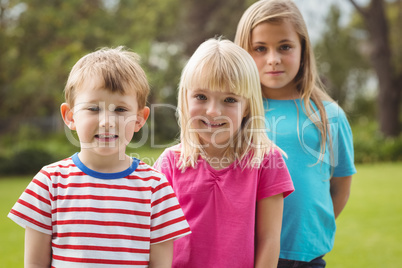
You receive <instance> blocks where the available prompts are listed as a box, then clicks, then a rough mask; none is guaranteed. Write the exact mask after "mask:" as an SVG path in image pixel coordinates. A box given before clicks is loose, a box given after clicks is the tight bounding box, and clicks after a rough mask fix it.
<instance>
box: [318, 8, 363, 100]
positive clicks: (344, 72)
mask: <svg viewBox="0 0 402 268" xmlns="http://www.w3.org/2000/svg"><path fill="white" fill-rule="evenodd" d="M340 15H341V11H340V9H339V7H338V6H335V5H333V6H332V7H331V9H330V12H329V16H328V18H327V19H326V30H325V32H324V34H323V36H322V39H321V40H320V41H319V42H318V43H317V45H316V46H315V48H314V49H315V53H316V56H317V62H318V63H319V64H318V70H319V72H320V75H321V76H322V78H323V81H324V83H325V84H326V86H327V88H328V91H329V94H330V95H331V97H333V98H334V99H335V100H336V101H338V102H339V104H340V105H341V106H342V107H345V105H346V104H347V102H348V101H349V103H350V102H353V101H354V98H356V96H359V94H363V93H362V91H363V89H364V88H365V85H364V83H365V82H366V81H367V78H368V77H369V75H370V73H369V72H368V70H369V63H368V60H367V58H366V57H365V56H364V55H362V53H363V52H364V50H362V48H363V41H364V40H361V38H360V37H359V35H358V33H357V32H356V31H355V30H354V29H353V28H350V27H342V26H341V25H340Z"/></svg>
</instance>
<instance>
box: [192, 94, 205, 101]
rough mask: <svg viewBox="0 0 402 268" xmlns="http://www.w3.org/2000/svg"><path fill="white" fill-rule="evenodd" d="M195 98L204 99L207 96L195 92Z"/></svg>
mask: <svg viewBox="0 0 402 268" xmlns="http://www.w3.org/2000/svg"><path fill="white" fill-rule="evenodd" d="M195 98H196V99H197V100H206V99H207V97H206V96H205V95H204V94H197V95H195Z"/></svg>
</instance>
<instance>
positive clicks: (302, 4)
mask: <svg viewBox="0 0 402 268" xmlns="http://www.w3.org/2000/svg"><path fill="white" fill-rule="evenodd" d="M294 1H295V3H296V5H297V6H298V7H299V9H300V11H301V13H302V14H303V17H304V19H305V21H306V24H307V27H308V30H309V34H310V39H311V41H312V42H315V41H316V40H317V39H318V38H319V36H320V32H321V31H322V30H323V29H324V26H325V25H324V21H325V18H326V15H327V13H328V11H329V8H330V6H331V5H332V4H336V5H338V7H340V9H341V10H342V18H341V23H343V24H347V23H348V21H349V18H350V16H351V14H352V13H353V12H354V7H353V6H352V4H351V3H350V2H349V0H294ZM356 2H357V3H358V4H361V5H365V4H367V3H368V2H369V0H356Z"/></svg>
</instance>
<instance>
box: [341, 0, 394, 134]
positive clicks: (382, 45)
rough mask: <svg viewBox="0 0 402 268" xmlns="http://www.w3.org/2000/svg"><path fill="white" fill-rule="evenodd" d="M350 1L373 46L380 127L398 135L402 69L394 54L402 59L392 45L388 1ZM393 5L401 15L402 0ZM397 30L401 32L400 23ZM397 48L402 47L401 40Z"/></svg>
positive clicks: (372, 56)
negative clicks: (365, 2)
mask: <svg viewBox="0 0 402 268" xmlns="http://www.w3.org/2000/svg"><path fill="white" fill-rule="evenodd" d="M349 1H350V2H351V3H352V5H353V6H354V7H355V8H356V10H357V11H358V13H359V14H360V15H361V16H362V18H363V20H364V22H365V26H366V29H367V31H368V33H369V38H370V44H371V49H372V51H371V61H372V64H373V67H374V70H375V72H376V73H377V76H378V81H379V94H378V111H379V121H380V130H381V132H382V133H383V134H384V135H385V136H387V137H396V136H398V135H399V133H400V120H399V116H400V106H401V91H402V68H398V65H397V64H396V63H394V62H393V58H394V57H395V58H400V52H397V51H395V49H394V50H393V49H392V47H391V43H390V39H391V34H390V30H389V22H388V20H387V17H386V9H385V2H384V0H371V1H370V3H369V5H368V6H367V7H362V6H361V5H359V4H357V3H356V1H355V0H349ZM394 5H395V7H398V9H397V10H398V12H399V15H398V17H402V0H396V1H395V4H394ZM397 30H398V31H402V29H401V27H400V25H399V27H398V28H397ZM400 36H401V35H399V37H400ZM399 42H400V40H399ZM397 47H399V49H401V48H400V47H401V43H399V44H398V46H397ZM399 64H400V63H399Z"/></svg>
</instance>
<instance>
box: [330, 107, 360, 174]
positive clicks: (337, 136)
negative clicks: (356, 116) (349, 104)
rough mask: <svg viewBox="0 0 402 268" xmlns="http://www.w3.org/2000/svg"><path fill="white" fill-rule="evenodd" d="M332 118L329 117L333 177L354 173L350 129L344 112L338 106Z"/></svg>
mask: <svg viewBox="0 0 402 268" xmlns="http://www.w3.org/2000/svg"><path fill="white" fill-rule="evenodd" d="M333 119H334V118H332V120H331V118H330V120H331V121H330V122H331V130H332V131H331V135H332V137H331V138H332V147H333V148H332V149H333V153H334V172H333V177H344V176H350V175H353V174H354V173H356V168H355V165H354V149H353V135H352V130H351V128H350V125H349V122H348V120H347V118H346V115H345V113H344V112H343V110H342V109H341V108H340V107H339V106H338V113H337V117H336V119H337V120H333Z"/></svg>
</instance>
